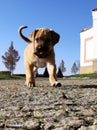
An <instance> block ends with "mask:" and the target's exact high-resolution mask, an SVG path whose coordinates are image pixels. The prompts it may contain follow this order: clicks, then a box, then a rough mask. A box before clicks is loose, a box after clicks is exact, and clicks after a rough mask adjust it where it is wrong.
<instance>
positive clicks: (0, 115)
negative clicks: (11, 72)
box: [0, 78, 97, 130]
mask: <svg viewBox="0 0 97 130" xmlns="http://www.w3.org/2000/svg"><path fill="white" fill-rule="evenodd" d="M59 80H60V81H61V83H62V86H61V87H57V88H56V87H51V86H50V85H49V81H48V79H46V78H36V84H37V86H36V87H33V88H31V89H28V88H27V87H26V86H24V83H25V81H24V80H17V79H16V80H0V130H97V79H96V78H95V79H94V78H92V79H90V78H82V79H80V78H63V79H59Z"/></svg>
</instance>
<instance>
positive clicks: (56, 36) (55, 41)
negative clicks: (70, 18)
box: [51, 30, 60, 45]
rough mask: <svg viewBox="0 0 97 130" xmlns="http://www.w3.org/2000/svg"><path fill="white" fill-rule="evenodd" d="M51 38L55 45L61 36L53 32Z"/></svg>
mask: <svg viewBox="0 0 97 130" xmlns="http://www.w3.org/2000/svg"><path fill="white" fill-rule="evenodd" d="M51 36H52V42H53V45H55V44H56V43H57V42H58V41H59V39H60V35H59V34H58V33H56V32H55V31H53V30H51Z"/></svg>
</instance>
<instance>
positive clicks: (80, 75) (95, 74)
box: [68, 73, 97, 78]
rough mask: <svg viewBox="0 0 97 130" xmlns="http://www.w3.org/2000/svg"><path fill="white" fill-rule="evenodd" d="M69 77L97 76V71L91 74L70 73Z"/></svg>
mask: <svg viewBox="0 0 97 130" xmlns="http://www.w3.org/2000/svg"><path fill="white" fill-rule="evenodd" d="M68 77H76V78H85V77H89V78H97V73H90V74H75V75H70V76H68Z"/></svg>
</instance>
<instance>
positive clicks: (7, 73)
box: [0, 71, 11, 75]
mask: <svg viewBox="0 0 97 130" xmlns="http://www.w3.org/2000/svg"><path fill="white" fill-rule="evenodd" d="M0 75H11V72H10V71H0Z"/></svg>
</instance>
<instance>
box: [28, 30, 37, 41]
mask: <svg viewBox="0 0 97 130" xmlns="http://www.w3.org/2000/svg"><path fill="white" fill-rule="evenodd" d="M38 30H39V29H36V30H34V31H33V32H31V33H30V39H31V41H34V40H35V36H36V33H37V32H38Z"/></svg>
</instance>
